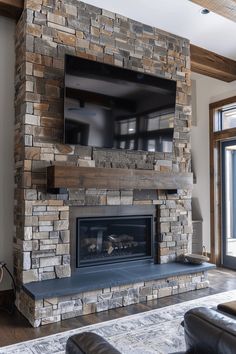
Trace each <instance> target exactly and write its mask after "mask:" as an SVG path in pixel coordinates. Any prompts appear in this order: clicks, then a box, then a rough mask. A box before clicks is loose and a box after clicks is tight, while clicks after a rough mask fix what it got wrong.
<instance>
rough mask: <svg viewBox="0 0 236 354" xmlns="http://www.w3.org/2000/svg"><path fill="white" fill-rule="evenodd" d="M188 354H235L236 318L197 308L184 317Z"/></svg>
mask: <svg viewBox="0 0 236 354" xmlns="http://www.w3.org/2000/svg"><path fill="white" fill-rule="evenodd" d="M184 333H185V342H186V347H187V353H190V354H235V353H236V318H234V317H233V316H230V315H227V314H224V313H222V312H219V311H217V310H214V309H208V308H205V307H197V308H194V309H191V310H189V311H188V312H186V314H185V315H184Z"/></svg>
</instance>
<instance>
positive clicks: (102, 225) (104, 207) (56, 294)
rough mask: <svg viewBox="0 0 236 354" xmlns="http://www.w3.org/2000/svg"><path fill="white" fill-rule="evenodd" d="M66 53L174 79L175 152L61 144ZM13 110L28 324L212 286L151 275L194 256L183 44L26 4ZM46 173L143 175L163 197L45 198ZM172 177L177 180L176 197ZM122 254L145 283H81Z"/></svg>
mask: <svg viewBox="0 0 236 354" xmlns="http://www.w3.org/2000/svg"><path fill="white" fill-rule="evenodd" d="M65 54H73V55H77V56H81V57H85V58H89V59H92V60H98V61H102V62H105V63H110V64H114V65H117V66H121V67H125V68H130V69H133V70H136V71H141V72H147V73H151V74H153V75H158V76H161V77H165V78H170V79H173V80H176V81H177V103H176V116H175V119H174V142H173V151H172V152H169V153H157V152H156V153H152V152H143V151H136V152H130V151H125V150H123V151H121V150H113V149H99V148H92V147H83V146H71V145H63V144H62V137H63V78H64V57H65ZM15 107H16V119H15V186H16V187H15V237H14V273H15V279H16V282H17V289H18V291H17V301H16V304H17V307H18V309H19V310H20V311H21V312H22V313H23V314H24V315H25V316H26V317H27V318H28V320H29V321H30V323H31V324H32V325H33V326H39V325H43V324H47V323H52V322H57V321H60V320H61V319H65V318H70V317H75V316H78V315H83V314H88V313H92V312H95V311H102V310H106V309H109V308H115V307H119V306H126V305H128V304H131V303H136V302H139V301H146V300H149V299H156V298H159V297H162V296H166V295H171V294H175V293H179V292H183V291H188V290H193V289H196V288H199V287H204V286H207V285H208V282H207V281H206V278H205V270H204V269H199V270H197V268H195V269H194V270H192V271H189V272H188V271H186V270H185V271H182V270H181V271H180V270H178V272H175V268H174V267H173V268H172V269H173V274H172V275H170V273H168V275H166V274H167V273H165V272H166V270H165V272H164V273H165V274H164V273H163V272H162V271H161V275H160V274H159V275H158V276H157V275H156V276H155V272H156V271H157V270H156V269H157V268H155V267H154V268H153V266H156V265H155V264H153V261H154V263H159V264H160V265H158V266H163V267H162V269H164V266H166V264H167V265H168V263H169V264H171V262H174V261H175V260H176V258H177V257H178V256H179V255H180V254H183V253H185V252H187V251H190V250H191V237H192V214H191V186H190V185H186V187H184V184H183V183H182V184H181V183H180V184H178V178H180V179H181V178H182V175H183V174H188V173H189V172H190V164H191V161H190V160H191V158H190V157H191V149H190V128H191V87H190V57H189V41H188V40H186V39H184V38H180V37H177V36H175V35H172V34H169V33H166V32H163V31H161V30H159V29H157V28H153V27H150V26H147V25H144V24H142V23H139V22H136V21H133V20H130V19H128V18H126V17H124V16H121V15H119V14H114V13H111V12H109V11H106V10H102V9H100V8H97V7H94V6H91V5H88V4H85V3H83V2H81V1H78V0H65V1H63V2H62V1H59V0H25V9H24V11H23V14H22V16H21V18H20V20H19V22H18V24H17V29H16V99H15ZM50 166H51V167H52V166H54V167H58V168H59V167H60V168H62V169H64V170H67V169H68V168H69V167H70V168H71V167H74V168H89V171H90V170H91V171H95V169H103V170H104V171H105V170H106V171H107V170H109V171H111V170H112V171H113V169H116V170H117V171H118V170H119V173H122V172H121V171H130V172H132V171H134V172H135V171H136V172H138V173H141V174H144V173H145V171H146V172H147V171H148V172H150V174H153V177H152V178H153V181H156V177H155V173H156V174H158V173H159V175H158V178H159V179H160V180H161V183H160V186H161V187H160V188H157V187H156V183H154V184H153V186H151V187H149V188H148V189H147V188H146V187H145V188H132V186H131V187H130V185H129V186H123V187H122V188H111V187H109V185H108V186H106V187H105V188H101V187H97V185H95V184H94V185H91V186H90V187H77V188H71V187H68V188H64V189H63V190H60V191H59V190H56V189H55V190H53V191H52V190H49V189H48V185H47V169H48V167H50ZM123 173H125V172H123ZM131 174H132V173H131ZM166 176H167V177H166ZM170 176H171V179H172V180H175V182H176V181H177V182H176V183H175V185H174V187H173V188H169V187H168V186H169V184H168V178H169V177H170ZM85 180H86V178H85ZM88 208H90V211H89V212H88ZM95 210H96V211H95ZM98 210H99V215H98ZM88 218H90V219H89V220H90V222H88ZM157 219H158V222H157ZM111 221H112V223H111ZM131 226H133V230H131ZM76 230H77V231H78V233H77V231H76ZM78 237H79V240H78ZM78 253H79V254H80V256H79V258H78V257H77V256H78ZM118 256H119V257H120V260H122V262H121V263H122V264H124V261H125V264H126V265H127V264H130V263H132V262H131V258H132V257H134V258H135V259H134V263H135V264H136V261H140V262H141V261H144V260H146V261H147V260H149V263H150V260H151V263H152V266H151V270H150V274H152V276H151V277H148V276H146V278H145V274H147V273H149V271H148V272H146V273H145V272H144V275H143V277H141V278H140V277H138V275H137V276H136V277H133V278H132V277H131V278H130V276H129V277H128V278H127V279H129V280H127V279H126V278H125V276H124V277H123V278H122V277H121V278H120V279H118V278H119V275H118V278H117V279H118V280H119V281H118V280H117V279H116V282H114V279H113V278H114V277H113V274H111V271H110V273H109V272H107V280H106V282H105V283H103V286H100V287H99V285H96V288H94V285H93V286H92V285H91V281H90V283H89V284H87V282H88V281H89V280H88V276H87V275H86V272H85V271H84V269H85V268H87V269H88V268H91V266H94V263H95V262H97V265H98V267H102V266H104V265H106V263H107V264H108V263H109V267H110V268H111V261H112V259H113V261H114V262H113V266H114V267H115V266H116V265H115V263H117V257H118ZM121 258H122V259H121ZM102 259H104V260H102ZM105 259H108V261H105ZM134 263H133V264H134ZM86 265H87V267H86ZM113 266H112V267H113ZM139 267H141V268H139V269H140V274H141V273H142V269H143V268H142V263H140V265H139ZM78 268H80V269H81V271H80V272H77V270H78ZM82 268H83V269H82ZM165 269H166V268H165ZM176 269H177V268H176ZM131 270H133V273H135V269H134V267H133V268H132V269H131ZM131 270H130V273H132V271H131ZM90 274H91V273H90ZM109 274H110V276H111V278H109ZM119 274H121V273H119ZM163 274H164V275H163ZM75 277H77V278H76V280H75ZM112 277H113V278H112ZM109 279H111V280H109ZM124 279H126V280H124ZM75 284H77V285H75ZM78 284H79V285H78ZM86 284H87V285H86ZM115 284H116V285H115ZM85 285H86V286H87V287H86V286H85ZM37 289H38V290H37ZM53 289H54V290H53Z"/></svg>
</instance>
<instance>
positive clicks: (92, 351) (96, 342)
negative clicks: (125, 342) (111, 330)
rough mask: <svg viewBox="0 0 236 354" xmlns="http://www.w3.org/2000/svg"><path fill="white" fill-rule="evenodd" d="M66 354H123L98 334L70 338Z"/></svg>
mask: <svg viewBox="0 0 236 354" xmlns="http://www.w3.org/2000/svg"><path fill="white" fill-rule="evenodd" d="M66 354H121V353H120V352H119V351H118V350H116V349H115V348H114V347H113V346H112V345H111V344H110V343H108V342H107V341H106V340H105V339H104V338H102V337H101V336H99V335H98V334H95V333H91V332H83V333H80V334H75V335H74V336H72V337H70V338H69V339H68V341H67V343H66Z"/></svg>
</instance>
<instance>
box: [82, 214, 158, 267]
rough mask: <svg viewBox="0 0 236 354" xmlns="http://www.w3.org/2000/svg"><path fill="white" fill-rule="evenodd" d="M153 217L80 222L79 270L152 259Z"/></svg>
mask: <svg viewBox="0 0 236 354" xmlns="http://www.w3.org/2000/svg"><path fill="white" fill-rule="evenodd" d="M152 225H153V216H152V215H148V216H129V217H126V216H119V217H116V216H113V217H105V218H104V217H96V218H83V219H81V218H77V267H85V266H95V265H100V264H108V263H115V262H122V261H128V260H138V259H146V258H151V257H152Z"/></svg>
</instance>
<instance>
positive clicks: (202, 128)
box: [191, 74, 236, 252]
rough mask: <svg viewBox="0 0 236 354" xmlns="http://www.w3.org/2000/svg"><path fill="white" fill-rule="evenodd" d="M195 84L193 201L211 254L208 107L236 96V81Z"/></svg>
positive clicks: (203, 79)
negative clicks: (201, 221)
mask: <svg viewBox="0 0 236 354" xmlns="http://www.w3.org/2000/svg"><path fill="white" fill-rule="evenodd" d="M192 78H193V79H194V80H196V99H197V102H196V109H197V126H196V127H195V126H193V127H192V134H191V135H192V157H193V164H194V170H195V174H196V180H197V183H196V184H195V185H194V189H193V197H194V198H198V202H199V209H200V213H201V216H202V219H203V245H205V246H206V248H207V251H208V252H210V171H209V103H212V102H215V101H219V100H221V99H224V98H227V97H231V96H235V95H236V81H234V82H232V83H226V82H223V81H219V80H215V79H212V78H209V77H207V76H203V75H198V74H193V75H192Z"/></svg>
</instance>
